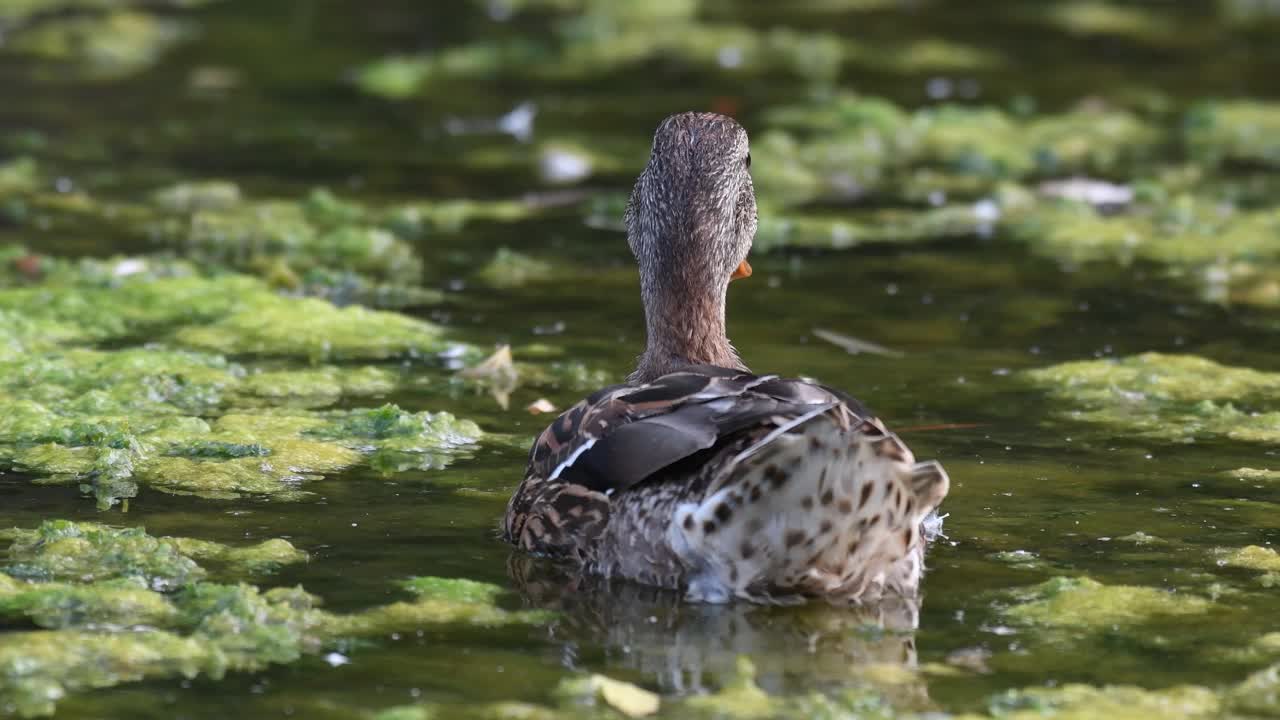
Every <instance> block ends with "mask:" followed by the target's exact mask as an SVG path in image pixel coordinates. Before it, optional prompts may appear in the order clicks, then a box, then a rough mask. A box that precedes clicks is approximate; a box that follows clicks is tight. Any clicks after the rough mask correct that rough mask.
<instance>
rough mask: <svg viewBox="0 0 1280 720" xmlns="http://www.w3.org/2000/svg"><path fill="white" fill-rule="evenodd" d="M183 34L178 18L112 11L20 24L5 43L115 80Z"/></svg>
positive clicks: (86, 73)
mask: <svg viewBox="0 0 1280 720" xmlns="http://www.w3.org/2000/svg"><path fill="white" fill-rule="evenodd" d="M188 35H189V28H188V27H187V26H186V25H185V24H184V23H182V22H180V21H177V20H171V19H166V18H158V17H156V16H154V15H149V14H146V13H140V12H134V11H131V10H116V11H112V12H108V13H105V14H102V15H85V16H71V17H66V18H59V17H53V18H49V19H47V20H42V21H40V22H38V23H36V24H34V25H31V26H28V27H24V28H22V29H21V31H20V32H18V33H17V34H16V37H14V38H13V40H12V42H11V43H10V45H9V46H10V47H11V48H12V49H14V50H15V51H17V52H21V53H26V54H30V55H33V56H36V57H40V58H43V59H47V60H53V61H58V62H60V63H64V64H66V65H67V66H69V67H71V68H75V69H76V71H77V72H78V73H79V74H81V75H83V76H85V77H89V78H95V79H115V78H121V77H126V76H129V75H133V74H136V73H139V72H141V71H143V70H146V69H147V68H149V67H151V66H153V65H154V64H156V63H157V62H158V61H159V60H160V58H161V57H162V56H163V55H164V54H165V53H166V52H168V51H169V50H170V49H171V48H173V47H174V46H175V45H177V44H178V43H179V42H181V41H182V40H183V39H184V38H186V37H187V36H188Z"/></svg>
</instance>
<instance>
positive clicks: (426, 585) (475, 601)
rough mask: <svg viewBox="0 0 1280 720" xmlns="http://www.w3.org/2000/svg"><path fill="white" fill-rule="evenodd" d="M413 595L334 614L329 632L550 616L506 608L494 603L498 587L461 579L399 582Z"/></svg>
mask: <svg viewBox="0 0 1280 720" xmlns="http://www.w3.org/2000/svg"><path fill="white" fill-rule="evenodd" d="M401 586H402V587H404V589H406V590H408V591H409V592H410V593H412V594H413V595H414V599H413V600H412V601H406V602H395V603H391V604H389V605H382V606H379V607H375V608H370V609H369V610H365V611H363V612H360V613H356V614H353V615H345V616H340V617H335V618H334V619H333V621H332V623H331V625H330V627H329V629H328V632H329V633H330V634H331V635H335V636H342V635H358V636H363V635H378V634H381V633H385V632H390V631H393V630H395V629H397V628H413V627H420V626H422V625H424V624H439V623H449V624H459V625H473V626H478V627H505V626H511V625H539V624H542V623H545V622H547V621H548V620H550V619H551V618H553V617H554V614H552V613H550V612H547V611H542V610H506V609H503V608H501V607H498V606H497V605H496V604H495V603H496V601H497V600H498V599H499V598H500V596H501V595H502V594H503V590H502V588H499V587H498V586H496V585H491V584H489V583H482V582H476V581H474V580H466V579H462V578H438V577H414V578H409V579H407V580H405V581H403V582H402V583H401Z"/></svg>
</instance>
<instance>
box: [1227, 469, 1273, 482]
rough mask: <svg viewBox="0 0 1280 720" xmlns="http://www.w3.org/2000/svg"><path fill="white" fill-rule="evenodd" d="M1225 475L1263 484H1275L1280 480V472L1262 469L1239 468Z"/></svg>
mask: <svg viewBox="0 0 1280 720" xmlns="http://www.w3.org/2000/svg"><path fill="white" fill-rule="evenodd" d="M1223 474H1224V475H1226V476H1228V477H1233V478H1237V479H1239V480H1251V481H1255V480H1256V481H1261V482H1275V481H1277V480H1280V470H1268V469H1261V468H1247V467H1246V468H1237V469H1235V470H1229V471H1227V472H1225V473H1223Z"/></svg>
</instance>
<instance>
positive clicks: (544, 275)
mask: <svg viewBox="0 0 1280 720" xmlns="http://www.w3.org/2000/svg"><path fill="white" fill-rule="evenodd" d="M551 275H552V268H551V263H548V262H546V261H545V260H539V259H537V258H534V257H530V256H528V255H525V254H524V253H520V252H516V251H514V250H511V249H510V248H507V247H501V248H498V250H497V252H495V253H494V255H493V258H491V259H490V260H489V262H488V263H486V264H485V266H484V267H483V268H481V269H480V272H479V273H477V277H479V278H480V280H481V281H483V282H484V283H485V284H487V285H489V286H490V287H494V288H499V289H507V288H515V287H523V286H525V285H528V284H529V283H531V282H539V281H544V280H546V279H548V278H550V277H551Z"/></svg>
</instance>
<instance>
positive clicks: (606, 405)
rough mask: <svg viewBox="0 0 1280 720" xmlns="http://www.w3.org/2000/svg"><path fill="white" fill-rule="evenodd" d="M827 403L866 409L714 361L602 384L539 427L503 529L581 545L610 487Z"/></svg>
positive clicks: (526, 541) (604, 514)
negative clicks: (639, 381)
mask: <svg viewBox="0 0 1280 720" xmlns="http://www.w3.org/2000/svg"><path fill="white" fill-rule="evenodd" d="M830 408H839V409H840V412H841V413H842V414H844V415H845V416H846V417H847V418H848V421H849V422H851V423H852V422H856V421H857V420H858V419H860V418H863V417H866V410H865V409H863V408H862V406H861V405H859V404H857V402H856V401H852V400H848V401H846V400H845V398H842V397H840V396H837V395H835V394H833V393H832V392H831V391H829V390H827V389H825V388H822V387H820V386H818V385H814V384H810V383H806V382H802V381H797V380H788V379H782V378H778V377H776V376H771V375H753V374H750V373H744V372H742V371H738V370H729V369H725V368H717V367H695V368H690V369H688V370H683V371H680V372H675V373H671V374H668V375H664V376H662V377H660V378H658V379H657V380H654V381H653V382H650V383H646V384H643V385H615V386H612V387H608V388H605V389H603V390H600V391H598V392H596V393H595V394H593V395H591V396H590V397H588V398H587V399H585V400H583V401H582V402H580V403H578V404H577V405H575V406H573V407H572V408H569V409H568V410H567V411H565V412H564V413H563V414H561V415H560V416H559V417H558V418H556V420H555V421H554V422H552V423H551V425H550V426H549V427H547V429H546V430H544V431H543V432H542V434H541V435H539V436H538V438H537V440H536V441H535V442H534V444H533V447H532V449H531V450H530V453H529V466H528V469H527V470H526V473H525V479H524V481H523V482H522V483H521V485H520V487H519V488H518V489H517V490H516V492H515V494H514V495H513V496H512V498H511V502H510V503H509V504H508V506H507V514H506V519H505V522H504V525H503V527H504V535H505V536H506V538H507V540H508V541H509V542H512V543H514V544H516V545H518V546H520V547H523V548H524V549H526V550H531V551H535V552H546V553H550V554H554V555H559V554H573V553H576V552H581V550H582V548H581V545H582V543H589V542H590V541H591V539H592V538H593V537H594V536H595V535H596V534H597V533H598V532H599V531H600V530H601V529H603V527H604V526H605V524H606V523H607V522H608V518H609V496H610V495H613V494H614V493H616V492H621V491H624V490H626V489H628V488H630V487H632V486H634V485H636V484H637V483H639V482H641V481H643V480H645V479H647V478H650V477H653V476H655V475H657V474H659V473H660V471H662V470H663V469H664V468H667V467H670V466H672V465H674V464H675V463H678V462H680V461H681V460H684V459H686V458H689V457H691V456H693V455H695V454H696V453H698V452H699V451H702V450H706V449H708V448H711V447H714V446H716V444H717V443H719V442H720V441H722V440H724V439H726V438H728V437H730V436H733V435H734V434H735V433H738V432H741V431H744V430H747V429H750V428H753V427H757V426H763V425H771V426H774V425H779V424H781V423H784V422H785V421H786V419H787V418H792V417H800V416H803V415H805V414H807V413H810V412H822V411H824V410H826V409H830ZM677 475H678V474H677Z"/></svg>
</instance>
